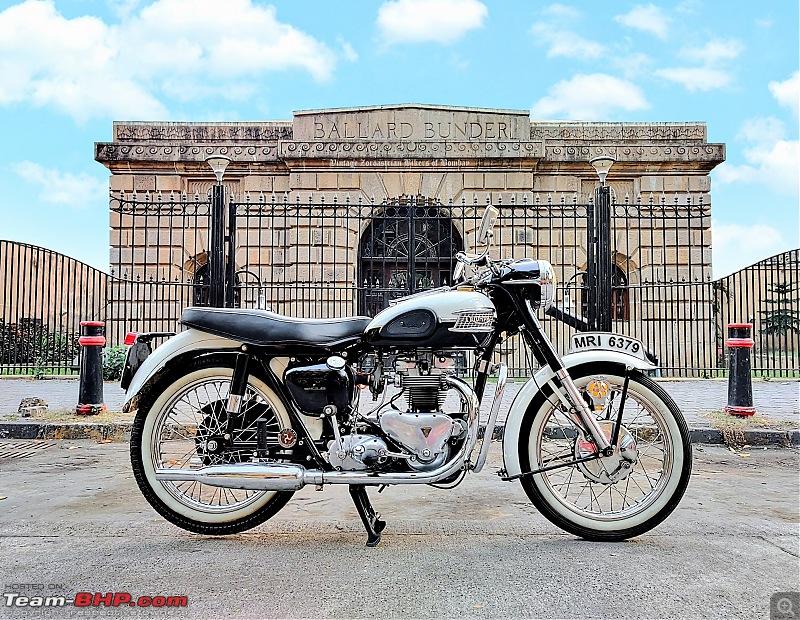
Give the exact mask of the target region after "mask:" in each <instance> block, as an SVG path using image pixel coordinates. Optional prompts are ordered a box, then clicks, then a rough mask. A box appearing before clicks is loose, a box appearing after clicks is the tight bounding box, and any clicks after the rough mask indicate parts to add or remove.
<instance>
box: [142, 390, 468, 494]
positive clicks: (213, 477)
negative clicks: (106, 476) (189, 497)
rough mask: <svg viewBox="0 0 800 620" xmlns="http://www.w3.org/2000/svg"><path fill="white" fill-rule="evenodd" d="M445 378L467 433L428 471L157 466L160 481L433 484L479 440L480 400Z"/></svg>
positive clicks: (271, 487)
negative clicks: (463, 410) (460, 443)
mask: <svg viewBox="0 0 800 620" xmlns="http://www.w3.org/2000/svg"><path fill="white" fill-rule="evenodd" d="M445 381H446V382H447V383H448V384H449V385H450V387H452V388H453V389H455V390H456V391H457V392H459V394H461V397H462V398H463V400H464V405H465V407H466V409H467V414H468V428H469V431H468V432H469V435H468V437H467V439H466V440H465V441H464V445H463V446H462V447H461V450H459V451H458V453H457V454H456V456H455V457H453V458H452V459H450V460H449V461H448V462H447V463H445V464H444V465H442V466H441V467H438V468H437V469H434V470H431V471H414V472H404V473H375V472H367V471H323V470H321V469H306V468H305V467H303V466H302V465H294V464H292V463H233V464H229V465H211V466H209V467H202V468H200V469H156V471H155V478H156V480H158V481H161V482H200V483H201V484H207V485H210V486H215V487H223V488H227V489H246V490H251V491H297V490H299V489H301V488H303V487H304V486H305V485H307V484H371V485H372V484H378V485H380V484H433V483H436V482H439V481H441V480H444V479H445V478H448V477H450V476H452V475H453V474H455V473H457V472H459V471H460V470H461V469H462V468H463V467H465V465H466V460H467V458H468V456H469V455H470V454H472V450H473V448H474V447H475V444H476V442H477V441H478V408H479V402H478V397H477V396H476V395H475V392H473V391H472V389H471V388H470V387H469V385H467V384H466V383H465V382H464V381H462V380H461V379H458V378H457V377H446V378H445Z"/></svg>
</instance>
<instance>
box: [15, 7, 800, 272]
mask: <svg viewBox="0 0 800 620" xmlns="http://www.w3.org/2000/svg"><path fill="white" fill-rule="evenodd" d="M392 103H429V104H441V105H459V106H476V107H495V108H513V109H522V110H531V112H532V116H533V117H534V118H546V119H572V120H607V121H705V122H706V123H707V124H708V138H709V141H711V142H724V143H726V144H727V162H726V163H725V164H723V165H722V166H720V167H719V168H717V169H716V170H715V171H714V173H712V212H713V227H714V228H713V233H712V234H713V245H714V270H715V275H717V276H720V275H724V274H726V273H730V272H731V271H733V270H735V269H738V268H741V267H744V266H746V265H747V264H750V263H752V262H755V261H756V260H758V259H761V258H764V257H767V256H770V255H772V254H775V253H777V252H779V251H782V250H785V249H788V248H792V247H798V245H800V242H799V241H798V219H799V215H798V167H799V166H798V2H797V0H770V1H769V2H752V1H742V0H735V1H729V2H724V3H723V2H718V1H711V0H684V1H682V2H653V3H650V2H624V1H616V2H563V3H548V2H532V1H530V0H528V1H523V0H503V1H499V0H498V1H489V0H484V1H483V2H481V1H479V0H387V1H377V0H376V1H374V2H369V1H366V0H359V1H356V0H337V1H335V2H333V1H328V2H325V1H323V0H313V1H312V0H295V1H291V2H289V1H285V2H272V3H268V2H260V1H257V0H224V1H216V2H212V1H211V0H156V1H155V2H153V1H140V0H108V1H101V0H73V1H69V2H68V1H53V0H28V1H26V2H7V1H0V140H2V142H0V238H5V239H13V240H18V241H26V242H29V243H35V244H38V245H42V246H46V247H49V248H53V249H56V250H59V251H61V252H64V253H66V254H69V255H71V256H74V257H76V258H79V259H81V260H84V261H86V262H89V263H90V264H93V265H95V266H98V267H102V268H105V267H107V260H108V258H107V257H108V234H107V231H108V198H107V187H108V173H107V171H106V169H105V168H104V167H103V166H101V165H100V164H98V163H96V162H95V161H94V159H93V145H94V142H96V141H109V140H110V139H111V124H112V121H114V120H180V121H222V120H282V119H286V120H288V119H291V117H292V111H293V110H302V109H317V108H328V107H349V106H361V105H382V104H392Z"/></svg>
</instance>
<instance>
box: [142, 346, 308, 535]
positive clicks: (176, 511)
mask: <svg viewBox="0 0 800 620" xmlns="http://www.w3.org/2000/svg"><path fill="white" fill-rule="evenodd" d="M232 375H233V365H232V361H231V360H230V359H229V358H225V357H206V358H198V359H195V360H193V361H191V362H188V363H187V364H185V365H181V366H180V368H179V370H175V371H172V372H168V373H167V375H166V376H165V377H163V378H162V379H161V380H160V381H159V382H158V383H157V384H156V385H155V386H153V388H152V389H151V390H150V391H149V392H148V393H147V394H146V395H145V396H144V397H143V398H142V402H141V404H140V406H139V410H138V412H137V414H136V418H135V420H134V423H133V428H132V431H131V464H132V467H133V473H134V477H135V478H136V482H137V484H138V485H139V488H140V489H141V491H142V493H143V494H144V497H145V499H146V500H147V501H148V502H149V503H150V505H151V506H153V508H155V509H156V510H157V511H158V512H159V513H160V514H161V515H162V516H163V517H164V518H166V519H167V520H168V521H170V522H172V523H174V524H175V525H177V526H179V527H182V528H184V529H186V530H189V531H191V532H196V533H199V534H233V533H237V532H242V531H244V530H247V529H250V528H252V527H255V526H256V525H259V524H260V523H263V522H264V521H266V520H267V519H269V518H270V517H272V516H273V515H275V514H276V513H277V512H278V511H279V510H280V509H281V508H283V506H285V505H286V502H288V501H289V499H290V498H291V497H292V495H293V493H292V492H276V491H250V490H241V489H226V488H221V487H214V486H209V485H205V484H202V483H199V482H190V481H178V482H170V481H160V480H156V479H155V470H156V469H175V468H177V469H199V468H201V467H205V466H207V465H217V464H223V463H241V462H247V461H250V460H251V459H254V458H255V457H256V447H255V443H256V430H257V422H256V420H264V421H266V430H267V440H268V442H277V435H278V433H279V432H280V431H281V429H283V428H289V427H290V423H289V419H288V416H287V414H286V412H285V410H284V408H283V406H282V404H281V402H280V400H279V399H278V397H277V396H276V395H275V394H274V393H273V392H272V390H270V389H269V387H268V386H267V385H266V384H265V383H264V382H263V381H261V380H260V379H259V378H258V377H256V376H254V375H251V376H250V378H249V379H248V384H247V387H246V389H245V394H244V397H243V398H242V406H241V420H240V423H239V424H236V425H235V429H234V431H233V433H232V434H231V439H230V441H226V440H225V438H224V435H225V434H226V431H227V413H226V411H225V409H226V404H227V397H228V392H229V389H230V383H231V377H232Z"/></svg>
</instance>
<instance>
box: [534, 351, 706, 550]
mask: <svg viewBox="0 0 800 620" xmlns="http://www.w3.org/2000/svg"><path fill="white" fill-rule="evenodd" d="M624 374H625V372H624V368H622V367H620V366H618V365H613V364H607V363H605V364H604V363H596V364H587V365H585V366H581V367H579V368H577V369H573V370H571V371H570V375H571V376H572V379H573V381H574V382H575V384H576V386H577V387H578V389H579V390H580V391H581V392H582V393H583V395H584V398H585V400H586V401H587V403H590V406H591V408H592V409H593V410H594V412H595V415H596V417H597V419H598V420H599V422H600V426H601V428H603V430H604V432H605V433H606V436H607V437H609V438H610V437H611V434H612V431H613V428H614V426H615V424H616V420H617V412H618V409H619V404H620V401H621V396H622V387H623V383H624V381H625V376H624ZM521 431H522V432H521V434H520V442H519V456H520V465H521V466H522V470H523V471H531V470H533V469H539V468H543V467H548V466H552V465H555V464H558V463H565V462H569V461H573V460H576V459H579V458H581V457H585V456H589V455H591V454H593V453H595V451H596V447H595V445H594V443H593V442H592V440H591V437H587V436H585V435H584V433H583V432H582V430H581V429H580V428H579V427H578V426H577V425H576V423H575V422H574V421H573V418H572V416H571V415H570V413H569V412H568V411H567V410H566V408H565V407H564V405H563V404H562V403H561V402H560V401H559V400H558V399H557V398H556V396H555V395H553V394H552V393H551V394H550V395H549V399H547V398H540V399H538V400H535V401H534V402H532V404H531V407H530V408H529V410H528V412H527V413H526V416H525V418H524V420H523V423H522V429H521ZM618 444H619V445H618V446H617V447H616V448H615V451H614V455H613V456H610V457H604V458H600V459H596V460H590V461H587V462H584V463H579V464H576V465H571V466H568V467H564V468H559V469H554V470H551V471H548V472H544V473H541V474H535V475H533V476H528V477H525V478H522V486H523V488H524V489H525V492H526V493H527V495H528V497H529V498H530V499H531V501H532V502H533V503H534V505H535V506H536V507H537V508H538V509H539V510H540V512H541V513H542V514H543V515H544V516H545V517H547V518H548V519H549V520H550V521H552V522H553V523H555V524H556V525H558V526H559V527H561V528H562V529H564V530H566V531H568V532H571V533H573V534H576V535H577V536H581V537H583V538H587V539H590V540H606V541H610V540H624V539H626V538H631V537H632V536H638V535H639V534H642V533H644V532H646V531H648V530H650V529H651V528H653V527H655V526H656V525H658V524H659V523H661V521H663V520H664V519H665V518H666V517H667V516H668V515H669V514H670V513H671V512H672V511H673V510H674V509H675V507H676V506H677V505H678V502H679V501H680V499H681V497H682V496H683V493H684V492H685V490H686V486H687V484H688V483H689V477H690V475H691V468H692V453H691V444H690V442H689V432H688V429H687V427H686V422H685V421H684V419H683V416H682V415H681V413H680V410H679V409H678V407H677V406H676V405H675V403H674V402H673V401H672V399H671V398H670V397H669V396H668V395H667V394H666V393H665V392H664V390H662V389H661V388H660V387H659V386H658V385H657V384H656V383H655V382H654V381H652V380H651V379H649V378H647V377H645V376H644V375H642V374H641V373H639V372H637V371H633V372H632V374H631V376H630V381H629V385H628V393H627V398H626V400H625V405H624V408H623V418H622V426H621V428H620V441H619V442H618Z"/></svg>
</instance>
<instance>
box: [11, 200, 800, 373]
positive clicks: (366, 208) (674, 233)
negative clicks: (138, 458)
mask: <svg viewBox="0 0 800 620" xmlns="http://www.w3.org/2000/svg"><path fill="white" fill-rule="evenodd" d="M489 203H491V204H493V205H494V206H496V207H497V208H498V209H499V210H500V213H501V216H500V221H499V225H498V228H497V232H496V235H495V239H494V242H495V245H494V247H493V250H492V251H493V253H494V255H495V256H496V257H504V258H506V257H509V258H523V257H531V258H539V259H544V260H548V261H549V262H551V263H552V264H553V265H554V266H555V268H556V274H557V278H558V282H559V289H558V303H559V304H560V305H561V306H562V307H564V308H568V309H569V310H570V311H571V312H573V313H578V314H583V315H591V309H592V308H591V306H592V303H593V299H594V298H593V297H592V288H591V287H589V286H588V280H589V278H587V269H588V268H590V264H589V263H590V262H591V260H590V259H591V257H590V255H589V254H587V248H590V247H591V242H592V241H593V239H592V238H591V236H590V234H589V233H588V232H587V230H594V229H593V228H592V227H591V226H590V219H591V217H593V216H595V215H596V213H597V205H594V204H592V203H589V204H578V203H577V198H576V197H575V196H567V195H564V196H560V195H559V196H556V197H551V196H547V195H544V196H542V195H536V194H530V193H529V194H521V195H510V194H505V193H504V194H497V195H491V196H486V195H480V196H475V197H470V198H469V199H465V200H461V201H458V202H456V203H448V204H442V203H439V202H437V201H434V200H431V199H427V198H425V197H421V196H414V197H406V196H402V197H399V198H397V199H395V200H388V201H383V202H380V203H378V202H375V201H364V200H360V199H357V198H353V197H349V196H347V195H342V194H335V195H330V196H328V197H323V196H317V195H303V196H292V197H291V198H290V197H287V196H273V195H264V194H257V195H242V196H235V197H234V199H233V200H231V201H229V202H228V203H227V204H226V208H225V210H224V214H223V215H224V219H221V218H220V217H219V216H220V214H219V213H217V214H216V216H217V218H218V221H224V222H225V225H226V227H227V229H226V231H225V236H224V237H221V236H220V237H217V239H216V240H214V239H213V238H212V228H213V226H212V219H213V216H214V213H213V212H212V202H211V200H210V198H209V197H207V196H202V197H201V196H199V195H194V196H186V195H185V194H184V195H179V194H171V195H162V194H147V195H144V196H142V195H141V194H140V195H131V194H129V195H115V196H113V197H112V200H111V245H112V247H111V272H110V274H104V273H102V272H98V271H97V270H94V269H92V268H91V267H88V266H86V265H82V264H80V263H77V262H76V261H71V259H66V258H65V257H60V255H57V254H55V253H53V252H50V251H49V250H44V249H42V248H34V247H32V246H26V245H23V244H13V243H10V242H2V244H0V272H1V273H0V275H2V277H3V283H2V287H0V304H2V309H3V310H2V316H1V317H0V320H2V321H3V323H2V334H3V335H2V336H0V337H2V341H0V343H2V351H1V356H0V372H2V373H11V372H27V371H29V370H30V369H32V368H40V367H41V364H42V363H44V360H45V358H48V356H49V358H50V359H52V360H53V361H50V362H47V363H48V364H50V368H51V371H52V372H67V371H68V369H69V368H70V367H71V366H72V365H73V364H74V355H75V354H77V353H74V352H73V349H69V350H67V349H63V352H62V353H57V351H62V349H58V348H57V347H54V346H53V345H51V344H46V342H48V340H47V339H46V338H42V337H41V335H42V334H44V333H45V332H47V333H49V334H51V336H50V337H49V341H50V342H56V341H57V342H72V340H70V338H72V339H74V335H75V334H77V332H78V329H77V323H78V321H80V320H81V319H85V318H99V319H105V320H106V321H107V323H108V330H107V331H108V336H109V340H110V341H111V343H112V344H119V343H121V342H122V339H123V337H124V333H125V332H126V331H128V330H139V331H141V330H148V331H156V330H157V331H163V330H170V329H173V330H174V329H176V328H177V321H178V319H179V317H180V313H181V311H182V309H183V308H184V307H186V306H188V305H204V304H209V303H210V302H211V301H213V300H212V286H211V285H212V278H211V273H212V269H213V267H214V260H215V257H216V260H221V261H222V265H223V266H224V267H223V268H224V271H225V272H226V275H227V282H228V287H227V291H226V292H225V295H224V297H225V299H226V301H227V303H228V304H230V305H235V306H240V307H248V308H255V307H262V308H269V309H271V310H273V311H275V312H279V313H282V314H289V315H293V316H301V317H331V316H344V315H350V314H369V315H374V314H375V313H377V312H378V311H380V310H381V309H382V308H384V307H386V306H387V305H388V303H390V301H391V300H392V299H395V298H397V297H401V296H403V295H407V294H410V293H413V292H417V291H420V290H425V289H428V288H433V287H437V286H445V285H448V284H450V283H451V282H452V273H453V267H454V259H453V256H454V254H455V253H456V252H457V251H460V250H464V251H473V250H474V249H475V235H476V232H477V226H478V223H479V221H480V216H481V214H482V211H483V208H484V206H485V205H486V204H489ZM608 221H609V223H608V226H609V237H610V238H609V242H610V243H609V245H610V251H609V254H610V262H609V264H608V265H607V268H609V269H610V272H611V273H610V275H611V285H612V286H611V291H610V293H611V294H610V304H609V307H608V308H607V310H608V314H609V318H610V321H611V327H612V329H613V330H615V331H619V332H622V333H626V334H629V335H631V336H635V337H637V338H640V339H642V340H643V341H644V342H645V344H646V345H647V346H648V347H649V348H650V349H651V350H652V351H653V352H654V353H655V354H656V355H657V357H658V359H659V363H660V366H661V373H662V374H663V375H665V376H666V375H670V376H718V375H721V374H724V373H725V370H726V366H727V362H726V349H725V347H724V337H725V325H726V324H727V323H728V322H740V321H744V320H750V319H752V320H753V321H754V326H755V330H754V333H755V338H756V343H757V344H756V349H755V351H754V353H753V355H754V369H755V371H756V372H758V373H762V374H770V375H777V376H797V375H798V374H800V364H799V363H798V343H797V336H798V331H799V330H800V325H799V324H798V322H799V321H800V319H799V318H798V286H800V285H799V284H798V282H799V281H800V275H799V274H798V268H799V263H798V251H797V250H793V251H791V252H787V253H784V254H780V255H778V256H775V257H772V258H770V259H767V260H765V261H762V262H760V263H758V264H757V265H754V266H753V267H750V268H748V269H745V270H743V271H741V272H739V273H736V274H733V275H731V276H728V277H726V278H722V279H720V280H716V281H714V280H712V278H711V228H710V227H711V222H710V207H709V205H708V204H704V203H702V202H701V201H693V200H691V199H690V198H688V197H686V196H673V197H670V198H667V197H663V198H662V199H660V200H647V201H642V200H637V199H632V198H630V197H617V201H616V202H615V203H612V204H610V205H608ZM220 242H224V247H225V249H226V254H227V256H226V257H221V256H220V255H219V245H220ZM212 244H216V247H217V251H216V252H214V251H212V250H211V248H212ZM34 258H35V260H34ZM59 261H61V262H60V263H59ZM45 263H47V264H49V265H59V266H51V267H48V268H46V269H40V268H39V267H38V265H40V264H45ZM217 269H219V266H217ZM65 274H66V275H65ZM70 274H71V275H70ZM65 278H71V280H70V282H71V284H69V285H65V284H63V282H62V281H63V280H64V279H65ZM59 287H60V288H59ZM48 291H49V293H48ZM55 291H59V292H58V293H57V295H56V292H55ZM23 292H24V293H23ZM47 294H50V295H56V296H57V297H58V299H59V301H58V302H57V303H50V302H48V301H45V300H46V299H48V298H47V297H46V295H47ZM70 304H71V305H70ZM56 307H57V308H58V309H59V310H58V316H56V315H55V314H56V313H55V311H54V309H55V308H56ZM543 322H544V324H545V327H546V329H547V330H548V332H549V334H550V336H551V338H552V339H553V340H554V342H555V343H556V345H557V346H558V347H559V349H560V350H562V351H563V352H566V349H567V347H568V341H569V337H570V335H571V334H572V332H573V330H572V329H571V328H568V327H567V326H565V325H564V324H562V323H560V322H557V321H555V320H552V319H549V318H545V319H544V320H543ZM30 325H38V326H40V327H37V329H39V332H37V334H38V335H37V336H35V337H31V338H29V339H28V341H26V342H28V344H24V345H21V344H17V343H18V342H20V341H21V340H23V337H22V336H21V335H20V334H26V333H28V332H30V331H31V328H30V327H29V326H30ZM26 330H28V331H26ZM34 331H35V330H34ZM56 336H57V338H56ZM37 347H38V348H37ZM48 351H51V353H48ZM524 353H525V352H524V350H522V349H521V343H520V342H519V341H517V340H516V339H511V340H510V341H508V342H507V343H505V344H504V345H503V346H502V350H501V353H500V356H501V357H503V358H504V359H505V361H506V362H507V363H508V364H509V366H510V368H511V369H512V372H514V374H516V375H517V376H525V375H527V374H528V373H529V372H530V370H529V369H528V368H527V363H526V356H525V354H524ZM57 357H61V358H62V359H60V360H55V358H57Z"/></svg>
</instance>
